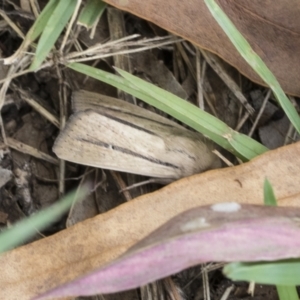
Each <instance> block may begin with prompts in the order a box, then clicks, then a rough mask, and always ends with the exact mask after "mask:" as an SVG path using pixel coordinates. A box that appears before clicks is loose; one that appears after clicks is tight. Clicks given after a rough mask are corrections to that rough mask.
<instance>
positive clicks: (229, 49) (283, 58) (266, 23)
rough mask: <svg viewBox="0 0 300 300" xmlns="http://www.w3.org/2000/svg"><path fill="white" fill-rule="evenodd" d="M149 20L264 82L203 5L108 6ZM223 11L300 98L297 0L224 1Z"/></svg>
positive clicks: (194, 0) (157, 1) (190, 0)
mask: <svg viewBox="0 0 300 300" xmlns="http://www.w3.org/2000/svg"><path fill="white" fill-rule="evenodd" d="M104 1H105V2H107V3H109V4H111V5H113V6H116V7H118V8H120V9H122V10H125V11H129V12H131V13H133V14H135V15H138V16H140V17H141V18H144V19H147V20H149V21H151V22H153V23H155V24H157V25H159V26H161V27H163V28H165V29H166V30H168V31H170V32H172V33H174V34H176V35H179V36H181V37H183V38H185V39H187V40H189V41H191V42H193V43H194V44H196V45H198V46H200V47H202V48H205V49H208V50H210V51H212V52H214V53H216V54H218V55H219V56H221V57H222V58H223V59H224V60H226V61H227V62H228V63H230V64H231V65H233V66H235V67H236V68H237V69H238V70H239V71H240V72H241V73H242V74H244V75H245V76H247V77H248V78H250V79H251V80H253V81H255V82H258V83H260V84H263V82H262V80H261V79H260V78H259V77H258V76H257V75H256V74H255V73H254V71H253V70H252V69H251V68H250V67H249V66H248V64H247V63H246V62H245V61H244V59H243V58H242V57H241V56H240V55H239V54H238V52H237V51H236V50H235V48H234V47H233V46H232V44H231V42H230V41H229V39H228V38H227V36H226V35H225V34H224V32H223V31H222V29H221V27H220V26H219V25H218V24H217V23H216V21H215V20H214V18H213V17H212V16H211V14H210V12H209V11H208V9H207V7H206V5H205V3H204V1H203V0H187V1H178V0H169V1H161V0H149V1H146V2H145V1H140V0H104ZM218 2H219V4H220V5H221V7H222V9H223V10H224V11H225V13H226V14H227V15H228V16H229V17H230V19H231V20H232V21H233V23H234V24H235V25H236V27H237V28H238V30H239V31H240V32H241V33H242V34H243V35H244V37H245V38H246V39H247V40H248V42H249V43H250V44H251V46H252V47H253V49H254V51H255V52H256V53H257V54H258V55H259V56H260V57H261V58H262V59H263V61H264V62H265V63H266V64H267V66H268V67H269V68H270V69H271V71H272V72H273V73H274V75H275V76H276V78H277V79H278V81H279V82H280V84H281V85H282V87H283V89H284V90H285V92H287V93H291V94H294V95H298V96H300V85H299V84H298V83H299V81H300V71H299V67H298V64H299V51H300V35H299V32H300V21H299V20H300V6H299V3H298V1H297V0H290V1H285V0H281V1H276V5H274V2H273V1H270V0H268V1H259V0H252V1H248V0H240V1H233V0H218Z"/></svg>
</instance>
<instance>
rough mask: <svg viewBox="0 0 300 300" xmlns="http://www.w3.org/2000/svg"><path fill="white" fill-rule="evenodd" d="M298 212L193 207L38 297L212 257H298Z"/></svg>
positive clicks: (92, 291)
mask: <svg viewBox="0 0 300 300" xmlns="http://www.w3.org/2000/svg"><path fill="white" fill-rule="evenodd" d="M299 217H300V209H299V208H294V207H293V208H288V207H287V208H282V207H281V208H279V207H275V206H273V207H267V206H263V207H262V206H259V205H240V204H238V203H236V202H228V203H218V204H214V205H209V206H204V207H197V208H193V209H191V210H188V211H186V212H184V213H182V214H180V215H178V216H176V217H174V218H173V219H171V220H170V221H169V222H167V223H166V224H164V225H163V226H161V227H160V228H158V229H157V230H156V231H154V232H153V233H151V234H150V235H149V236H148V237H146V238H145V239H144V240H142V241H141V242H139V243H138V244H137V245H135V246H134V247H133V248H131V249H129V250H128V251H127V252H126V253H125V254H124V255H122V256H121V257H120V258H118V259H117V260H115V261H113V262H112V263H110V264H109V265H106V266H104V267H102V268H100V269H98V270H95V271H93V272H92V273H90V274H88V275H85V276H83V277H81V278H79V279H77V280H75V281H73V282H70V283H68V284H66V285H64V286H61V287H58V288H56V289H54V290H52V291H50V292H48V293H46V294H44V295H41V296H40V297H37V298H35V299H36V300H42V299H43V300H44V299H50V298H53V297H66V296H90V295H96V294H107V293H115V292H120V291H124V290H130V289H134V288H138V287H139V286H144V285H145V284H148V283H150V282H153V281H155V280H157V279H160V278H163V277H166V276H168V275H172V274H175V273H178V272H180V271H182V270H183V269H187V268H189V267H191V266H194V265H197V264H200V263H207V262H211V261H224V262H231V261H260V260H278V259H285V258H296V257H299V256H300V241H299V238H298V237H299V234H300V227H299ZM212 249H213V251H212Z"/></svg>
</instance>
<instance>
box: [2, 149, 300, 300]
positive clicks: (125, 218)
mask: <svg viewBox="0 0 300 300" xmlns="http://www.w3.org/2000/svg"><path fill="white" fill-rule="evenodd" d="M299 173H300V143H296V144H293V145H289V146H286V147H282V148H279V149H277V150H273V151H269V152H267V153H266V154H264V155H261V156H259V157H257V158H255V159H253V160H252V161H251V162H248V163H245V164H243V165H240V166H237V167H232V168H225V169H220V170H212V171H208V172H205V173H202V174H198V175H194V176H191V177H187V178H184V179H181V180H179V181H176V182H174V183H172V184H170V185H168V186H166V187H165V188H162V189H161V190H159V191H157V192H154V193H150V194H146V195H143V196H141V197H138V198H136V199H134V200H132V201H130V202H127V203H125V204H123V205H120V206H118V207H117V208H115V209H113V210H110V211H109V212H107V213H104V214H101V215H98V216H97V217H94V218H91V219H88V220H86V221H84V222H81V223H78V224H76V225H74V226H72V227H70V228H68V229H67V230H64V231H61V232H59V233H57V234H55V235H53V236H51V237H48V238H46V239H44V240H41V241H37V242H34V243H31V244H28V245H26V246H23V247H20V248H18V249H15V250H12V251H9V252H7V253H4V254H2V255H1V256H0V265H1V272H0V286H1V296H2V297H3V299H10V300H17V299H22V300H28V299H30V298H32V297H34V296H37V295H39V294H41V293H43V292H45V291H47V290H49V289H51V288H54V287H57V286H59V285H62V284H64V283H66V282H69V281H71V280H73V279H75V278H78V277H80V276H82V274H87V273H88V272H90V271H91V270H94V269H96V268H99V267H100V266H102V265H104V264H106V263H109V262H111V261H112V260H113V259H115V258H116V257H118V256H119V255H121V254H122V253H124V252H125V251H126V250H127V249H129V248H130V247H132V246H133V245H134V244H135V243H137V242H138V241H140V240H141V239H143V238H144V237H146V236H147V235H148V234H149V233H151V232H152V231H154V230H155V229H157V228H158V227H159V226H161V225H162V224H164V223H165V222H167V221H168V220H170V219H171V218H172V217H174V216H176V215H178V214H180V213H182V212H184V211H186V210H188V209H191V208H194V207H197V206H201V205H207V204H211V203H220V202H239V203H243V204H262V203H263V182H264V180H265V178H266V177H267V178H268V179H269V181H270V182H271V183H272V185H273V187H274V191H275V195H276V197H277V199H278V204H279V205H283V206H298V207H299V206H300V186H299V183H298V178H299ZM212 250H213V249H212Z"/></svg>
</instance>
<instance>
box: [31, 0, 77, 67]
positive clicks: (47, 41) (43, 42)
mask: <svg viewBox="0 0 300 300" xmlns="http://www.w3.org/2000/svg"><path fill="white" fill-rule="evenodd" d="M76 4H77V1H75V0H61V1H59V2H58V3H57V5H56V7H55V9H54V10H53V12H52V14H51V16H50V18H49V19H48V22H47V24H46V25H45V26H44V28H43V29H44V30H43V33H42V35H41V37H40V40H39V42H38V45H37V49H36V54H35V58H34V60H33V62H32V64H31V66H30V70H32V71H33V70H36V69H37V68H38V67H39V66H40V65H41V63H42V62H43V60H44V59H45V58H46V57H47V55H48V54H49V52H50V51H51V49H52V47H53V46H54V44H55V42H56V41H57V39H58V37H59V35H60V34H61V33H62V31H63V29H64V28H65V26H66V24H67V22H68V21H69V19H70V18H71V16H72V14H73V12H74V9H75V6H76Z"/></svg>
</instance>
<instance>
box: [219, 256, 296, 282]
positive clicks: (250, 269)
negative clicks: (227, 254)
mask: <svg viewBox="0 0 300 300" xmlns="http://www.w3.org/2000/svg"><path fill="white" fill-rule="evenodd" d="M223 273H224V274H225V275H226V276H227V277H228V278H230V279H232V280H246V281H255V282H259V283H261V284H276V285H283V286H295V285H300V259H290V260H281V261H275V262H264V263H239V262H238V263H230V264H228V265H226V266H225V267H224V269H223Z"/></svg>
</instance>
